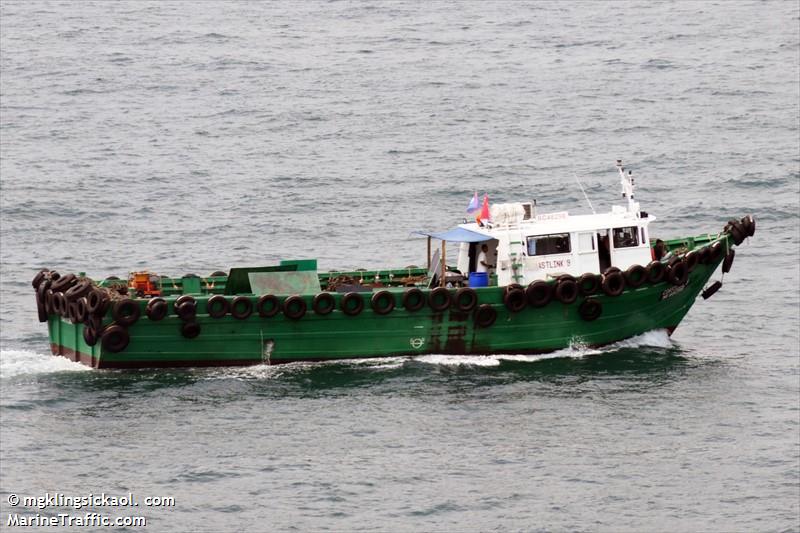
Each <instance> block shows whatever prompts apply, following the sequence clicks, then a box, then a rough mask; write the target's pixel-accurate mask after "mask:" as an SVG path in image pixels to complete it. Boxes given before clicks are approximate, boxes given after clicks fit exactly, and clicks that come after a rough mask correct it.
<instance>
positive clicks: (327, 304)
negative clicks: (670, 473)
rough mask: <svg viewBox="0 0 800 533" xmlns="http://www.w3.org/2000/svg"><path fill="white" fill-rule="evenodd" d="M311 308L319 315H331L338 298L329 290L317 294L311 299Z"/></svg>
mask: <svg viewBox="0 0 800 533" xmlns="http://www.w3.org/2000/svg"><path fill="white" fill-rule="evenodd" d="M311 309H313V310H314V313H316V314H318V315H321V316H325V315H329V314H330V313H331V312H332V311H333V310H334V309H336V298H334V296H333V294H331V293H329V292H321V293H319V294H317V295H315V296H314V299H313V300H312V301H311Z"/></svg>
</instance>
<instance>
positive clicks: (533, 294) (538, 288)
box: [525, 280, 553, 307]
mask: <svg viewBox="0 0 800 533" xmlns="http://www.w3.org/2000/svg"><path fill="white" fill-rule="evenodd" d="M525 296H527V299H528V305H530V306H531V307H544V306H545V305H547V304H549V303H550V300H552V299H553V285H551V284H550V283H547V282H546V281H542V280H537V281H532V282H531V283H530V285H528V288H527V289H525Z"/></svg>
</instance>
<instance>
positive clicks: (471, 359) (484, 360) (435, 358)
mask: <svg viewBox="0 0 800 533" xmlns="http://www.w3.org/2000/svg"><path fill="white" fill-rule="evenodd" d="M498 357H499V356H497V357H496V356H494V355H440V354H431V355H421V356H419V357H415V358H414V361H419V362H421V363H427V364H429V365H443V366H460V365H464V366H498V365H499V364H500V359H498Z"/></svg>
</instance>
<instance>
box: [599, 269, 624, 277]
mask: <svg viewBox="0 0 800 533" xmlns="http://www.w3.org/2000/svg"><path fill="white" fill-rule="evenodd" d="M612 272H619V273H620V274H622V270H620V269H619V268H617V267H608V268H607V269H605V271H603V275H604V276H605V275H608V274H611V273H612Z"/></svg>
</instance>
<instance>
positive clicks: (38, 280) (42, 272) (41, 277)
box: [31, 268, 50, 289]
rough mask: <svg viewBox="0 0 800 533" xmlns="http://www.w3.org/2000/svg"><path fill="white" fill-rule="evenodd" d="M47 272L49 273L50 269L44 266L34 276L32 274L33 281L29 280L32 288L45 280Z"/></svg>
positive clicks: (36, 287) (37, 286)
mask: <svg viewBox="0 0 800 533" xmlns="http://www.w3.org/2000/svg"><path fill="white" fill-rule="evenodd" d="M48 274H50V271H49V270H47V269H46V268H43V269H42V270H40V271H39V272H38V273H37V274H36V275H35V276H33V281H32V282H31V285H33V288H34V289H38V288H39V285H40V284H41V283H42V282H43V281H44V280H45V278H47V277H48Z"/></svg>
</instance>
